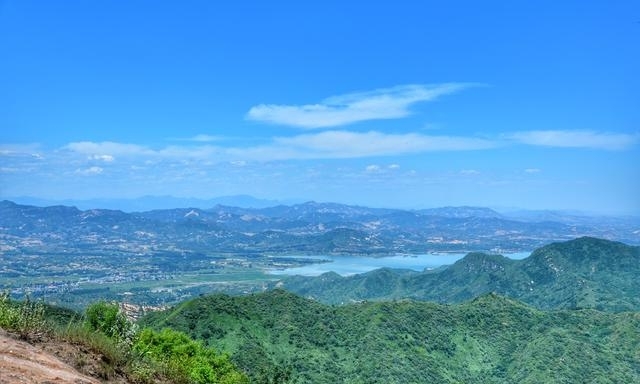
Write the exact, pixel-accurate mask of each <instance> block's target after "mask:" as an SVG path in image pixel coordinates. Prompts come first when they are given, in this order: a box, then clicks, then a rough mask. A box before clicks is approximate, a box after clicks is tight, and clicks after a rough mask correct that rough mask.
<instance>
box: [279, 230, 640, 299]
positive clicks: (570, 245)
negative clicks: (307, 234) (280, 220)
mask: <svg viewBox="0 0 640 384" xmlns="http://www.w3.org/2000/svg"><path fill="white" fill-rule="evenodd" d="M638 276H640V247H636V246H629V245H625V244H622V243H618V242H612V241H608V240H602V239H595V238H589V237H583V238H579V239H575V240H571V241H567V242H563V243H554V244H550V245H548V246H544V247H542V248H539V249H538V250H536V251H535V252H533V253H532V254H531V256H529V257H528V258H526V259H523V260H510V259H507V258H505V257H503V256H500V255H487V254H482V253H470V254H468V255H467V256H465V257H464V258H463V259H461V260H459V261H458V262H456V263H455V264H453V265H451V266H449V267H445V268H441V269H439V270H436V271H425V272H421V273H411V272H407V271H395V270H389V269H381V270H376V271H372V272H369V273H365V274H361V275H355V276H350V277H340V276H338V275H336V274H324V275H321V276H318V277H314V278H309V277H304V278H303V277H292V278H289V279H285V280H284V281H283V282H281V283H279V286H280V287H283V288H285V289H287V290H289V291H291V292H295V293H297V294H300V295H302V296H305V297H313V298H315V299H317V300H320V301H322V302H326V303H333V304H336V303H348V302H351V301H354V300H356V301H357V300H379V299H399V298H411V299H416V300H428V301H436V302H442V303H456V302H461V301H464V300H469V299H471V298H473V297H476V296H478V295H481V294H485V293H489V292H496V293H498V294H500V295H504V296H508V297H512V298H515V299H518V300H522V301H524V302H526V303H529V304H531V305H534V306H536V307H538V308H541V309H547V308H595V309H599V310H607V311H629V310H632V311H637V310H640V281H639V280H638Z"/></svg>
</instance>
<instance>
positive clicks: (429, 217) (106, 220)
mask: <svg viewBox="0 0 640 384" xmlns="http://www.w3.org/2000/svg"><path fill="white" fill-rule="evenodd" d="M0 236H2V237H1V238H0V245H2V246H3V249H4V250H5V251H20V250H26V251H33V250H38V249H40V250H42V249H43V248H46V249H47V250H52V249H56V248H60V249H65V250H66V251H72V250H74V249H76V250H83V251H84V250H87V249H99V250H101V251H104V250H108V249H109V248H110V247H115V248H117V249H118V250H120V251H121V250H123V249H125V250H126V249H128V248H130V249H139V248H140V247H144V248H145V249H147V250H167V249H172V250H175V249H182V250H186V251H193V252H208V253H210V252H225V253H255V252H258V253H279V254H353V255H357V254H373V255H388V254H397V253H410V254H419V253H428V252H471V251H490V252H496V253H504V252H507V253H508V252H516V251H530V250H532V249H535V248H537V247H539V246H542V245H544V244H548V243H549V242H552V241H562V240H569V239H573V238H576V237H580V236H593V237H599V238H604V239H609V240H618V241H623V242H625V243H628V244H640V219H638V218H633V217H623V218H615V217H602V218H597V217H581V216H563V217H561V218H559V219H558V220H557V221H542V222H538V221H527V220H520V219H519V220H516V219H512V218H508V217H505V216H503V215H501V214H499V213H497V212H495V211H492V210H490V209H488V208H476V207H447V208H438V209H429V210H420V211H405V210H398V209H382V208H367V207H360V206H350V205H342V204H335V203H316V202H307V203H303V204H295V205H277V206H272V207H267V208H241V207H232V206H224V205H216V206H214V207H213V208H210V209H198V208H175V209H165V210H151V211H144V212H133V213H126V212H123V211H118V210H107V209H91V210H80V209H78V208H75V207H69V206H50V207H37V206H30V205H20V204H15V203H13V202H10V201H2V202H0ZM45 239H46V241H43V240H45ZM115 248H114V249H115Z"/></svg>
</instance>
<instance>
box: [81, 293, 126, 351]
mask: <svg viewBox="0 0 640 384" xmlns="http://www.w3.org/2000/svg"><path fill="white" fill-rule="evenodd" d="M85 324H86V325H87V327H88V328H89V329H91V330H94V331H99V332H102V333H103V334H105V335H106V336H108V337H110V338H112V339H114V340H116V341H118V342H123V343H125V344H131V342H132V341H133V338H134V336H135V331H136V330H135V326H134V324H133V323H132V322H131V321H129V319H127V316H126V315H125V314H124V313H123V312H122V311H121V310H120V307H118V305H117V304H111V303H107V302H105V301H99V302H97V303H94V304H91V305H90V306H89V307H88V308H87V310H86V312H85Z"/></svg>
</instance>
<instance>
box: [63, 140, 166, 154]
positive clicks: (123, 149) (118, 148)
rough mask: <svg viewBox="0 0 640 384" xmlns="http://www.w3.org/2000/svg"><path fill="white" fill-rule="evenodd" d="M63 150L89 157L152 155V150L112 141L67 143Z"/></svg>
mask: <svg viewBox="0 0 640 384" xmlns="http://www.w3.org/2000/svg"><path fill="white" fill-rule="evenodd" d="M63 149H66V150H69V151H72V152H76V153H81V154H84V155H89V156H96V155H97V154H103V153H110V154H112V155H110V156H114V155H115V156H139V155H151V154H153V153H154V151H153V150H151V149H149V148H147V147H144V146H141V145H137V144H125V143H115V142H112V141H103V142H100V143H96V142H92V141H79V142H73V143H69V144H67V145H66V146H64V147H63ZM98 156H99V155H98Z"/></svg>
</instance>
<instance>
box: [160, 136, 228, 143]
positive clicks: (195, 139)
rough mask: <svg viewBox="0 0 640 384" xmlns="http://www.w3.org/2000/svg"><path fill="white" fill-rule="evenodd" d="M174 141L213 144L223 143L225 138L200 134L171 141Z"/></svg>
mask: <svg viewBox="0 0 640 384" xmlns="http://www.w3.org/2000/svg"><path fill="white" fill-rule="evenodd" d="M169 140H172V141H193V142H196V143H211V142H214V141H221V140H224V137H221V136H214V135H207V134H199V135H195V136H192V137H186V138H184V137H183V138H172V139H169Z"/></svg>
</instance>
